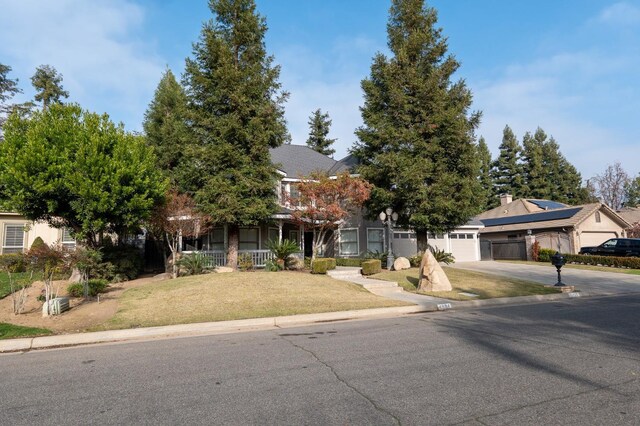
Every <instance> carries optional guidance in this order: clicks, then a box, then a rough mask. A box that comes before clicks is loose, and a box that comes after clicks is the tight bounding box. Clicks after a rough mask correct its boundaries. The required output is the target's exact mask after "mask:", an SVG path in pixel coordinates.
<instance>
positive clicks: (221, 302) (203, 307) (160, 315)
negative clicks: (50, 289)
mask: <svg viewBox="0 0 640 426" xmlns="http://www.w3.org/2000/svg"><path fill="white" fill-rule="evenodd" d="M406 305H407V303H404V302H398V301H394V300H389V299H385V298H382V297H379V296H375V295H373V294H371V293H369V292H368V291H366V290H364V289H363V288H362V287H360V286H358V285H355V284H349V283H346V282H343V281H337V280H334V279H332V278H329V277H327V276H324V275H311V274H307V273H300V272H236V273H226V274H207V275H198V276H192V277H182V278H178V279H175V280H167V281H160V282H151V283H148V284H145V285H142V286H139V287H136V288H132V289H129V290H127V291H125V292H124V294H123V295H122V296H121V297H120V299H119V303H118V311H117V313H116V315H115V316H114V317H113V318H111V319H110V320H109V321H107V322H106V323H104V324H103V325H100V326H98V327H94V329H96V330H103V329H120V328H133V327H150V326H159V325H170V324H186V323H196V322H208V321H226V320H237V319H246V318H261V317H271V316H282V315H295V314H309V313H319V312H334V311H344V310H353V309H368V308H383V307H391V306H406Z"/></svg>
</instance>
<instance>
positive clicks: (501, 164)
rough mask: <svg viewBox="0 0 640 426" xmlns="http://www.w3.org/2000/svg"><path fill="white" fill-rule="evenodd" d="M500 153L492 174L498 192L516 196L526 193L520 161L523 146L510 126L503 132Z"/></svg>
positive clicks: (494, 163)
mask: <svg viewBox="0 0 640 426" xmlns="http://www.w3.org/2000/svg"><path fill="white" fill-rule="evenodd" d="M499 149H500V154H499V155H498V158H497V159H496V160H495V161H494V162H493V168H492V176H493V182H494V184H495V187H496V192H497V193H498V194H511V195H512V196H513V197H514V198H517V197H522V196H524V194H525V191H526V189H525V187H524V179H523V178H522V174H523V169H522V163H521V161H520V155H521V152H522V147H521V146H520V144H519V143H518V139H517V138H516V135H515V134H514V133H513V130H511V128H510V127H509V126H505V127H504V130H503V132H502V143H501V144H500V148H499Z"/></svg>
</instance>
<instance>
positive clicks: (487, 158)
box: [478, 137, 498, 210]
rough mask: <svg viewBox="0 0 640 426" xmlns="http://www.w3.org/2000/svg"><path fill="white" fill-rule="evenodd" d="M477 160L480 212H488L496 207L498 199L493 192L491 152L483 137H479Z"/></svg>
mask: <svg viewBox="0 0 640 426" xmlns="http://www.w3.org/2000/svg"><path fill="white" fill-rule="evenodd" d="M478 159H479V160H480V172H479V174H478V180H479V181H480V186H481V187H482V197H483V201H481V204H482V210H488V209H491V208H493V207H496V204H497V202H498V197H497V194H496V193H495V190H494V185H493V178H492V177H491V152H490V151H489V147H488V146H487V143H486V141H485V140H484V137H480V140H479V141H478Z"/></svg>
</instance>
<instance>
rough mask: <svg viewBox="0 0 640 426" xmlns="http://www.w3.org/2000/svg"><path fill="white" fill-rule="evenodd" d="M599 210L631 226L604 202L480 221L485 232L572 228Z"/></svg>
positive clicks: (625, 225)
mask: <svg viewBox="0 0 640 426" xmlns="http://www.w3.org/2000/svg"><path fill="white" fill-rule="evenodd" d="M503 207H504V206H503ZM597 210H600V211H602V212H604V213H606V214H607V215H608V216H610V217H611V219H613V220H614V221H616V222H618V223H619V224H620V225H621V226H622V227H623V228H628V227H629V224H628V222H627V221H625V220H624V219H623V218H622V217H620V216H619V215H617V214H616V212H614V211H613V210H611V209H610V208H609V207H607V205H605V204H602V203H592V204H585V205H583V206H577V207H566V208H562V209H553V210H550V211H547V210H543V211H540V212H535V213H528V214H524V215H513V216H505V217H497V218H485V219H482V218H481V219H480V221H481V222H482V223H484V225H485V228H484V229H483V230H482V232H483V233H489V232H505V231H506V232H508V231H522V230H528V229H531V230H534V229H551V228H572V227H575V226H577V225H579V224H580V223H582V222H583V221H584V220H586V219H587V218H588V217H589V216H591V214H593V213H594V212H595V211H597Z"/></svg>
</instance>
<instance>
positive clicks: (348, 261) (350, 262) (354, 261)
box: [336, 257, 362, 266]
mask: <svg viewBox="0 0 640 426" xmlns="http://www.w3.org/2000/svg"><path fill="white" fill-rule="evenodd" d="M336 265H338V266H362V259H360V258H357V257H338V258H336Z"/></svg>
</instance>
